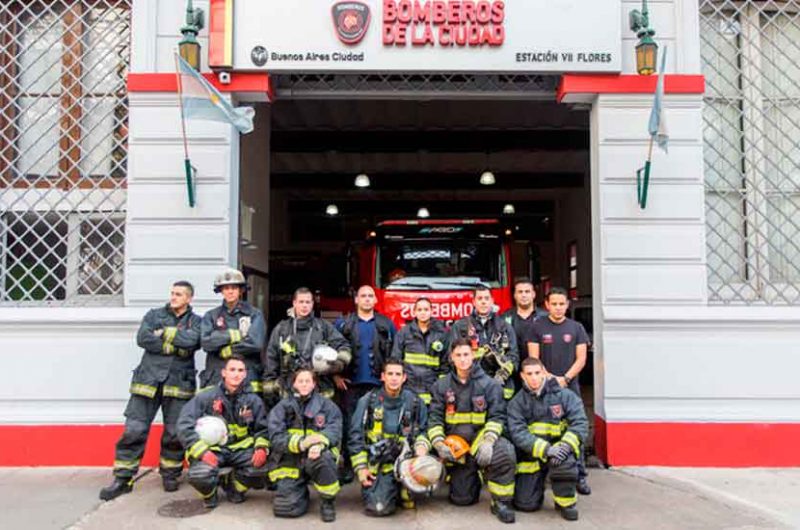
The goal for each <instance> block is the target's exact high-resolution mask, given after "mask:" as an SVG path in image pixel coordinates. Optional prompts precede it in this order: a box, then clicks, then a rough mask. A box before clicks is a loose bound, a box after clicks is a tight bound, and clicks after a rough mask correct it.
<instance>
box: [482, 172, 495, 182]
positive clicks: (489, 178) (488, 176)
mask: <svg viewBox="0 0 800 530" xmlns="http://www.w3.org/2000/svg"><path fill="white" fill-rule="evenodd" d="M480 182H481V184H483V185H484V186H493V185H494V183H495V182H496V180H495V178H494V173H492V172H491V171H489V170H486V171H484V172H483V173H482V174H481V180H480Z"/></svg>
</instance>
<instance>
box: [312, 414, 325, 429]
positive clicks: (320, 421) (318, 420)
mask: <svg viewBox="0 0 800 530" xmlns="http://www.w3.org/2000/svg"><path fill="white" fill-rule="evenodd" d="M314 425H316V426H317V428H318V429H321V428H323V427H324V426H325V416H323V415H322V414H317V415H316V417H315V418H314Z"/></svg>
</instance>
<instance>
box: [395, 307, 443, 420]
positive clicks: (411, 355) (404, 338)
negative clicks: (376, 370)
mask: <svg viewBox="0 0 800 530" xmlns="http://www.w3.org/2000/svg"><path fill="white" fill-rule="evenodd" d="M449 352H450V335H449V333H448V331H447V329H446V328H445V325H444V322H442V321H441V320H437V319H435V318H431V301H430V300H429V299H428V298H424V297H422V298H418V299H417V301H416V302H414V320H412V321H411V322H409V323H408V324H406V325H405V326H403V328H402V329H401V330H400V331H399V332H398V333H397V337H395V339H394V347H393V348H392V358H393V359H400V360H401V361H403V364H405V371H406V374H407V376H408V381H406V384H405V388H407V389H409V390H411V391H413V392H415V393H416V394H417V395H418V396H419V397H421V398H422V400H423V401H425V404H426V405H430V403H431V388H432V387H433V384H434V383H435V382H436V380H437V379H438V378H439V377H443V376H444V375H445V374H447V372H448V367H449V363H450V361H449V359H448V358H447V356H448V354H449Z"/></svg>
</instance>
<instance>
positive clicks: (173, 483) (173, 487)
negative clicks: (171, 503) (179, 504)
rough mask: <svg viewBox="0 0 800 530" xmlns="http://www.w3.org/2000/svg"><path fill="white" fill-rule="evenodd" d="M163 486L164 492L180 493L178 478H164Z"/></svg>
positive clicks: (162, 479) (162, 480)
mask: <svg viewBox="0 0 800 530" xmlns="http://www.w3.org/2000/svg"><path fill="white" fill-rule="evenodd" d="M161 485H162V486H164V491H166V492H173V491H178V488H179V487H180V482H178V479H177V478H176V477H162V478H161Z"/></svg>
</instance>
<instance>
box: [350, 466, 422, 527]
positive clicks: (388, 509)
mask: <svg viewBox="0 0 800 530" xmlns="http://www.w3.org/2000/svg"><path fill="white" fill-rule="evenodd" d="M373 473H374V474H375V481H374V482H373V483H372V486H369V487H366V488H361V499H362V501H363V502H364V511H365V512H366V513H367V515H372V516H376V517H383V516H386V515H392V514H393V513H394V512H396V511H397V506H398V504H400V503H402V505H403V506H404V507H406V508H413V507H414V500H413V498H412V497H411V494H410V493H409V491H408V490H407V489H406V488H404V487H403V485H402V484H400V483H399V482H397V480H395V478H394V465H393V464H385V465H383V466H381V470H380V472H376V470H373Z"/></svg>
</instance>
